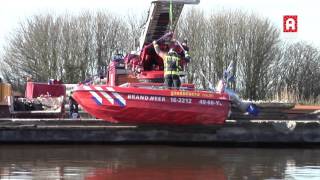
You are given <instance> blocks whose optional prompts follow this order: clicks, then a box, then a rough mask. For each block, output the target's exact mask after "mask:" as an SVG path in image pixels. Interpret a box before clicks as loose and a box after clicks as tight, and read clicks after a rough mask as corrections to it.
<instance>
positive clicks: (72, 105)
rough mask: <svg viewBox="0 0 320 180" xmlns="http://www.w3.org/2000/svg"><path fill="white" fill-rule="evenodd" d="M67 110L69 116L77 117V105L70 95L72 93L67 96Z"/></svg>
mask: <svg viewBox="0 0 320 180" xmlns="http://www.w3.org/2000/svg"><path fill="white" fill-rule="evenodd" d="M69 111H70V114H69V116H70V118H72V119H76V118H79V107H78V103H77V101H75V100H74V99H73V97H72V93H71V95H70V97H69Z"/></svg>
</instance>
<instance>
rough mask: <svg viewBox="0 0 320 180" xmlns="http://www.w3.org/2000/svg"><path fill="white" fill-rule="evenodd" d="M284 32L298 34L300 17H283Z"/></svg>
mask: <svg viewBox="0 0 320 180" xmlns="http://www.w3.org/2000/svg"><path fill="white" fill-rule="evenodd" d="M283 32H298V16H297V15H286V16H283Z"/></svg>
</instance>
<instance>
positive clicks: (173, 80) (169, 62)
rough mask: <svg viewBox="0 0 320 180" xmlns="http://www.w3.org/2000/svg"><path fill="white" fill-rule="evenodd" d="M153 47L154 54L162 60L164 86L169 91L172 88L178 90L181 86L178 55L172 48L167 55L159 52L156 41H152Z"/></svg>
mask: <svg viewBox="0 0 320 180" xmlns="http://www.w3.org/2000/svg"><path fill="white" fill-rule="evenodd" d="M153 46H154V49H155V51H156V53H157V54H158V55H159V56H160V57H161V58H162V59H163V64H164V82H165V85H166V86H167V87H168V88H169V89H171V88H172V87H174V88H175V89H179V88H180V85H181V82H180V77H179V71H180V70H181V67H180V63H179V61H180V57H179V55H178V53H177V52H176V51H175V50H174V49H173V48H171V49H170V50H169V51H168V53H166V52H164V51H161V50H160V48H159V45H158V44H157V42H156V41H153Z"/></svg>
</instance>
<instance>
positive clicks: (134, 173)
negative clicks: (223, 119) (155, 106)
mask: <svg viewBox="0 0 320 180" xmlns="http://www.w3.org/2000/svg"><path fill="white" fill-rule="evenodd" d="M319 156H320V150H318V149H254V148H252V149H244V148H214V147H172V146H142V145H141V146H124V145H123V146H119V145H118V146H107V145H1V146H0V179H88V180H100V179H130V180H135V179H142V180H143V179H153V180H157V179H161V180H162V179H174V180H176V179H178V180H179V179H199V180H206V179H216V180H220V179H290V178H291V179H296V178H298V179H299V178H308V179H312V178H319V177H320V168H319V167H320V160H318V158H315V157H319Z"/></svg>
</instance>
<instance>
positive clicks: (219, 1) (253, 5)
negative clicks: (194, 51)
mask: <svg viewBox="0 0 320 180" xmlns="http://www.w3.org/2000/svg"><path fill="white" fill-rule="evenodd" d="M0 2H1V5H0V23H1V24H0V51H2V46H3V45H4V44H5V43H6V37H7V36H8V35H9V34H10V32H12V31H13V30H14V29H15V28H16V27H17V26H18V23H19V22H22V21H24V20H25V19H26V18H28V17H30V16H32V15H34V14H39V13H47V12H50V13H55V14H63V13H66V12H68V13H79V12H81V11H83V10H90V11H96V10H101V9H106V10H108V11H110V12H116V13H119V14H120V15H126V14H127V12H129V11H131V12H137V13H139V14H141V12H146V11H147V10H148V8H149V6H150V2H151V0H0ZM196 7H197V8H200V9H203V10H205V11H207V12H211V11H220V10H223V9H227V10H228V9H240V10H243V11H247V12H254V13H257V14H258V15H261V16H263V17H267V18H270V20H271V21H272V22H273V23H274V24H275V25H276V26H277V27H278V28H281V30H282V19H283V15H298V20H299V22H298V23H299V25H298V29H299V32H298V33H289V34H288V33H282V34H281V37H282V38H283V39H286V40H289V41H299V40H305V41H308V42H310V43H313V44H314V45H316V46H318V47H320V35H319V32H320V23H319V22H320V12H319V10H320V9H319V6H318V3H317V1H316V0H264V1H261V0H200V4H199V5H197V6H196ZM185 9H188V7H186V8H185ZM0 53H1V52H0Z"/></svg>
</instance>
